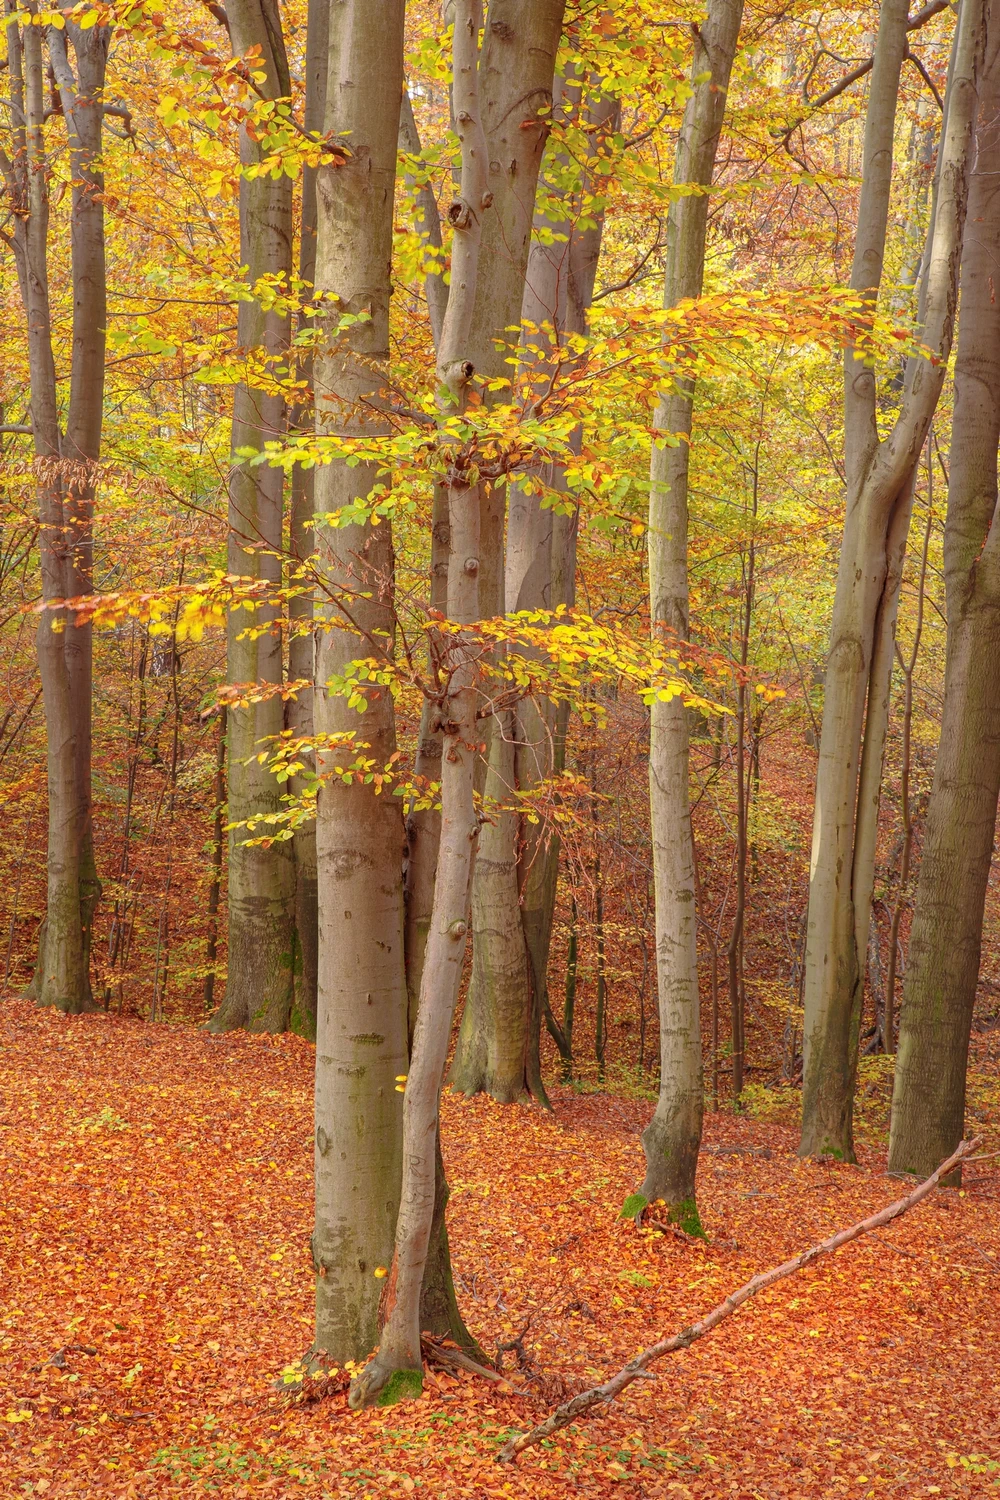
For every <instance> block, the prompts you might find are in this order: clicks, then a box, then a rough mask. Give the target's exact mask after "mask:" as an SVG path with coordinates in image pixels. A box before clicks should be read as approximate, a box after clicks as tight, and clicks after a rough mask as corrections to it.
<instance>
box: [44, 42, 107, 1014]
mask: <svg viewBox="0 0 1000 1500" xmlns="http://www.w3.org/2000/svg"><path fill="white" fill-rule="evenodd" d="M67 41H68V42H69V43H71V45H72V48H73V57H74V59H75V62H76V71H75V75H74V70H73V67H72V65H71V63H70V59H69V53H68V50H67ZM110 42H111V32H110V29H109V28H108V27H107V26H92V27H90V28H88V29H84V28H82V27H80V26H79V25H78V24H77V23H76V22H72V21H71V22H68V23H67V24H66V26H65V27H64V28H63V29H61V30H60V29H57V28H52V30H51V31H50V32H49V57H50V62H51V67H52V72H53V75H54V77H55V80H56V84H57V86H58V89H59V95H60V100H61V103H62V109H63V114H64V115H65V117H66V124H67V130H68V134H69V144H70V170H71V172H72V177H73V209H72V212H73V223H72V275H73V353H72V357H71V363H70V399H69V410H68V412H67V414H66V431H65V434H64V438H63V448H62V453H63V458H64V460H66V461H68V463H69V464H70V465H71V466H74V467H75V468H76V472H75V473H74V474H72V475H66V476H65V477H64V482H65V483H66V501H65V506H64V514H65V518H66V522H67V526H68V538H67V541H68V547H69V551H68V556H67V564H68V578H67V582H68V585H69V593H70V595H71V596H72V597H74V598H76V597H80V596H81V595H84V594H90V593H92V592H93V587H94V479H93V468H92V466H93V465H94V464H95V463H96V462H97V460H98V458H99V457H100V452H101V429H102V425H103V419H104V356H105V345H106V342H107V322H108V319H107V275H106V267H105V248H104V171H103V163H102V160H101V151H102V143H103V96H104V78H105V73H106V70H107V61H108V48H109V46H110ZM64 645H65V651H66V662H67V669H68V673H69V689H70V703H71V708H72V713H73V720H74V726H75V751H76V779H77V816H78V819H79V825H80V832H79V841H80V877H79V878H80V921H81V925H82V928H83V960H84V965H85V971H86V984H87V993H88V995H90V950H91V946H92V942H93V930H94V917H95V914H96V911H97V904H98V902H99V900H100V896H101V883H100V881H99V879H98V877H97V864H96V860H95V857H94V830H93V812H92V796H91V753H92V722H91V721H92V702H93V663H94V639H93V626H92V625H91V623H90V621H89V620H87V621H86V622H85V623H82V624H78V623H74V626H73V628H72V629H71V630H67V631H66V633H65V643H64Z"/></svg>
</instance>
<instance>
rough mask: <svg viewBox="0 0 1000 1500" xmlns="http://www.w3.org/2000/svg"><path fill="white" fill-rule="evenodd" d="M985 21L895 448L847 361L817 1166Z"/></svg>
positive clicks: (863, 380) (844, 1092)
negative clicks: (921, 353) (922, 353)
mask: <svg viewBox="0 0 1000 1500" xmlns="http://www.w3.org/2000/svg"><path fill="white" fill-rule="evenodd" d="M982 20H983V0H966V3H965V4H963V6H962V8H961V11H960V14H959V20H958V25H957V29H956V33H955V41H954V52H953V58H952V68H951V75H950V86H949V89H948V95H947V98H946V100H945V120H944V126H943V131H942V139H941V147H940V151H939V157H938V187H937V193H936V199H935V207H934V217H933V224H932V226H931V233H930V237H929V238H930V243H929V246H928V263H927V275H926V288H925V294H924V296H923V299H922V300H923V305H924V319H923V330H922V335H923V340H922V341H923V343H924V345H925V346H927V347H929V349H930V350H931V351H933V353H934V355H935V358H934V360H933V361H932V360H929V359H927V358H925V357H920V358H916V359H913V360H911V361H910V363H909V367H908V370H907V377H906V383H905V388H904V392H903V397H902V403H901V409H900V413H899V417H898V418H897V420H896V422H895V424H894V426H893V428H892V430H891V432H890V433H889V435H888V436H887V437H886V438H884V439H882V440H880V439H879V436H878V428H877V422H876V416H877V391H876V384H875V375H874V372H873V369H872V367H871V364H870V363H869V362H866V360H865V358H864V356H863V353H859V352H858V351H857V350H855V349H848V351H847V354H846V359H845V373H844V417H845V469H846V476H847V499H846V514H845V521H844V537H843V542H842V544H841V552H840V564H839V569H838V574H837V589H836V594H835V597H834V606H833V617H832V621H831V628H830V650H829V655H828V665H827V672H826V690H825V699H824V705H823V729H822V735H821V739H820V755H819V766H818V770H817V777H816V808H815V817H814V824H813V849H812V875H811V880H810V889H809V926H808V935H807V947H806V966H805V983H804V989H803V996H804V1007H805V1022H804V1043H803V1045H804V1070H803V1088H802V1139H801V1144H800V1151H801V1153H802V1154H803V1155H819V1154H825V1153H830V1154H832V1155H834V1156H838V1157H844V1158H848V1159H853V1155H854V1141H853V1130H852V1116H853V1101H854V1081H855V1075H856V1070H857V1053H858V1031H859V1027H860V1018H861V1000H862V990H863V981H864V972H863V955H864V952H865V946H864V945H865V944H866V942H867V933H868V923H869V910H870V900H871V888H872V862H873V859H874V847H875V840H874V831H873V830H874V826H875V819H876V817H877V809H878V786H879V782H880V780H881V764H882V752H883V745H884V729H885V718H886V709H885V705H886V701H887V699H886V694H887V692H888V680H887V679H888V672H889V669H890V666H891V661H892V637H893V631H894V626H895V609H896V600H897V598H898V579H899V576H900V574H901V567H902V557H903V550H904V548H905V537H906V531H907V528H908V524H909V512H910V506H911V502H912V482H913V473H914V470H915V468H916V465H917V462H918V460H919V456H920V450H921V448H922V446H923V442H924V439H925V437H926V434H927V430H928V427H929V425H930V421H931V418H932V417H933V414H934V408H935V406H936V405H937V399H938V396H939V394H940V390H941V385H942V382H943V379H944V372H945V368H946V366H947V362H948V355H949V351H950V348H951V339H952V331H953V324H954V314H955V301H956V295H957V280H958V262H959V254H960V247H961V241H962V228H963V224H964V219H965V196H966V195H965V178H966V160H967V153H968V143H969V138H970V134H971V125H972V116H973V109H974V83H973V72H974V66H975V59H976V54H977V49H978V48H979V45H980V41H981V36H982ZM906 32H907V13H906V0H883V5H882V11H881V16H880V23H879V34H878V40H877V43H876V48H875V61H874V65H873V68H872V77H871V86H870V91H869V105H868V115H867V120H866V125H865V156H864V167H863V178H862V190H861V201H860V205H859V209H858V229H857V238H856V241H855V251H854V266H853V272H852V279H851V284H852V286H853V287H854V289H855V290H856V291H857V292H859V293H861V295H862V296H863V298H864V299H865V301H866V302H867V303H868V304H869V305H870V306H872V307H873V306H874V303H875V300H876V298H877V296H878V290H879V286H880V283H881V278H882V263H883V255H884V249H885V236H886V224H887V219H888V212H889V196H890V188H891V184H892V154H893V139H894V122H895V110H896V97H897V93H898V88H899V71H900V67H901V65H902V62H903V58H904V55H905V50H906ZM866 709H867V719H866ZM859 772H860V779H859Z"/></svg>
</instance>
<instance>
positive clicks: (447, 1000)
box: [349, 0, 490, 1407]
mask: <svg viewBox="0 0 1000 1500" xmlns="http://www.w3.org/2000/svg"><path fill="white" fill-rule="evenodd" d="M479 15H480V6H479V3H478V0H456V5H455V29H454V43H453V45H454V68H453V76H454V84H453V99H454V112H455V124H456V130H457V133H458V136H459V140H460V141H461V145H462V180H461V186H460V193H459V196H458V198H457V201H456V204H455V205H454V206H453V210H452V214H451V219H452V223H453V225H454V227H455V238H454V241H453V247H452V261H451V291H450V293H449V297H448V308H447V311H446V313H445V319H444V327H443V329H442V333H441V344H440V347H439V350H438V365H437V371H438V380H439V384H440V388H441V404H442V411H443V413H444V414H445V415H447V414H450V413H451V412H453V411H454V410H456V408H457V409H461V407H462V405H463V404H464V401H465V392H466V387H467V385H468V382H469V380H470V379H471V377H472V374H473V370H474V366H473V363H472V361H471V360H470V359H469V358H468V357H467V351H468V348H469V334H470V327H471V323H472V309H473V305H474V298H475V294H476V276H477V269H478V259H479V246H480V238H481V226H482V223H483V218H484V210H486V209H487V208H488V207H489V206H490V199H489V193H488V186H489V178H488V173H487V159H486V140H485V136H484V133H483V128H482V124H481V118H480V106H479V89H478V67H477V55H478V43H479V29H480V27H479ZM442 441H443V443H444V445H445V447H446V448H447V446H449V439H448V436H447V429H444V431H443V434H442ZM445 482H446V486H447V492H448V517H449V532H450V554H449V559H448V616H449V621H450V623H451V624H452V626H453V627H454V626H456V625H457V626H462V625H471V624H472V623H473V622H474V621H475V620H477V619H478V618H479V613H480V599H479V572H480V566H479V543H480V525H479V522H480V511H479V495H478V492H477V489H476V488H475V487H474V486H473V485H471V484H470V483H469V482H468V479H467V478H466V474H465V471H464V469H463V468H461V467H460V466H459V463H458V462H457V454H456V456H455V461H452V462H451V463H450V465H449V468H448V470H447V472H446V476H445ZM476 651H477V646H476V642H475V640H474V639H470V638H469V637H468V636H466V635H465V634H463V633H462V632H461V631H457V632H456V631H454V630H450V631H449V632H448V633H447V634H446V635H444V636H443V637H442V638H441V640H440V642H439V671H440V684H441V691H440V697H439V700H438V718H439V720H440V727H441V736H442V750H443V754H442V762H441V767H442V769H441V842H440V847H439V850H438V862H437V878H436V880H435V884H434V906H433V911H432V914H431V923H430V930H429V933H428V936H427V944H426V949H425V957H424V969H423V977H422V982H421V987H420V1001H419V1005H418V1008H417V1024H416V1029H415V1031H414V1035H413V1048H412V1055H411V1058H410V1068H409V1076H408V1078H407V1081H406V1092H405V1095H404V1103H403V1183H402V1195H401V1198H400V1207H399V1218H398V1220H397V1224H396V1245H395V1251H394V1254H393V1260H392V1269H391V1273H390V1277H389V1282H388V1285H387V1288H386V1319H385V1324H384V1327H383V1329H382V1337H381V1341H380V1343H379V1349H378V1352H377V1354H376V1355H375V1356H374V1358H373V1359H372V1360H371V1361H370V1362H369V1363H368V1364H367V1365H366V1366H365V1368H364V1369H363V1370H362V1371H361V1373H360V1374H359V1375H358V1376H357V1378H356V1379H355V1380H354V1382H353V1383H352V1386H351V1391H350V1395H349V1401H350V1404H351V1405H352V1406H353V1407H359V1406H365V1405H370V1404H372V1403H375V1402H377V1403H378V1404H379V1405H389V1404H391V1403H392V1402H394V1401H397V1400H400V1399H402V1398H404V1397H406V1396H412V1395H418V1394H419V1393H420V1390H421V1387H422V1383H423V1376H422V1369H423V1365H422V1358H421V1349H420V1323H421V1291H422V1287H423V1281H424V1271H425V1267H426V1264H427V1256H428V1251H429V1248H430V1244H431V1236H432V1232H433V1228H434V1215H435V1203H436V1201H437V1202H438V1204H439V1205H440V1195H439V1194H438V1192H437V1183H436V1178H437V1165H438V1152H437V1143H438V1107H439V1099H440V1093H441V1084H442V1081H443V1078H444V1068H445V1062H446V1060H447V1053H448V1042H449V1038H450V1035H451V1025H452V1019H453V1017H454V1013H455V1005H456V1003H457V1000H458V991H459V985H460V983H461V978H462V964H463V958H464V955H465V944H466V933H467V929H468V915H469V898H470V894H471V887H472V872H473V863H474V859H475V852H476V842H477V836H478V823H477V817H476V808H475V801H474V795H473V794H474V778H475V743H476V739H477V736H478V723H477V706H478V701H479V695H478V684H477V670H476V665H475V656H476Z"/></svg>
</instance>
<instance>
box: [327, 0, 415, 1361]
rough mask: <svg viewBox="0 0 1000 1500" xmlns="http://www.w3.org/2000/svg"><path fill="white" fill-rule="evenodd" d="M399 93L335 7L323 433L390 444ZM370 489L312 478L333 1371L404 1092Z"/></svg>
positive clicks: (369, 1271)
mask: <svg viewBox="0 0 1000 1500" xmlns="http://www.w3.org/2000/svg"><path fill="white" fill-rule="evenodd" d="M402 85H403V0H378V4H377V6H376V7H373V6H372V4H371V3H368V4H364V5H362V4H361V3H360V0H358V3H352V4H348V5H341V6H336V7H333V8H332V9H331V11H330V35H329V74H328V81H327V91H326V111H325V116H324V120H323V135H324V137H325V138H326V140H327V141H332V142H335V143H337V144H338V146H340V147H341V148H342V150H343V151H344V153H345V155H344V156H343V159H342V160H341V159H340V158H334V159H333V160H332V161H328V162H327V163H326V164H325V165H324V166H322V167H321V168H320V169H319V175H318V180H317V195H318V219H317V244H316V292H317V296H318V297H319V299H320V306H321V308H322V310H323V311H322V319H321V323H320V342H319V345H318V347H317V349H316V353H315V359H314V381H315V406H316V431H317V436H324V435H329V434H331V433H333V434H337V435H338V436H342V437H349V436H351V435H360V434H362V433H363V434H366V435H368V436H373V435H375V434H377V433H380V432H383V431H385V426H384V418H382V417H381V415H380V411H379V406H380V395H381V391H382V388H383V386H384V383H385V370H386V364H387V361H388V353H389V297H390V293H391V289H392V281H391V258H392V222H393V201H394V190H395V178H396V141H397V133H398V124H399V99H400V94H401V91H402ZM342 320H344V321H343V323H342ZM377 477H378V466H377V465H374V464H370V463H367V464H366V463H361V464H357V465H356V466H349V465H348V463H347V462H346V460H341V461H333V462H330V463H326V464H324V465H322V466H321V467H320V468H318V469H317V470H316V477H315V505H316V514H317V543H318V553H319V558H318V567H319V571H320V586H319V589H318V591H317V597H316V614H317V618H318V620H320V621H321V622H322V625H321V631H320V634H319V636H318V646H317V652H316V688H315V697H314V712H315V728H316V733H317V736H318V738H317V771H318V773H319V775H320V777H321V781H322V784H321V787H320V791H319V797H318V802H317V821H316V847H317V867H318V878H319V912H320V921H319V967H318V1014H317V1028H316V1227H315V1231H314V1234H313V1240H312V1251H313V1261H314V1264H315V1267H316V1271H317V1279H316V1348H317V1349H322V1350H325V1351H326V1353H327V1354H328V1355H330V1356H331V1357H332V1358H333V1359H335V1360H336V1361H338V1362H342V1361H344V1360H345V1359H355V1360H357V1359H361V1358H363V1356H364V1355H366V1354H367V1353H368V1352H369V1351H370V1350H371V1348H372V1346H373V1345H374V1343H375V1342H376V1340H377V1337H378V1331H379V1297H380V1293H381V1290H382V1285H381V1282H380V1281H379V1280H378V1279H377V1277H376V1274H375V1272H376V1268H377V1267H379V1266H381V1265H386V1264H387V1263H388V1261H389V1259H390V1258H391V1255H392V1242H393V1233H394V1230H395V1226H396V1214H397V1208H398V1204H399V1190H400V1173H401V1145H402V1138H401V1130H400V1124H401V1121H400V1115H401V1112H402V1100H401V1098H400V1095H399V1093H398V1092H397V1090H396V1080H397V1079H398V1078H399V1077H401V1076H404V1075H405V1074H406V1070H407V1000H406V974H405V967H404V950H403V874H402V856H403V820H402V808H401V804H400V801H399V799H398V798H395V797H393V796H392V795H391V793H390V792H388V791H386V792H380V790H379V787H378V786H377V785H376V784H369V785H365V784H364V783H363V782H361V781H360V780H355V781H353V782H350V783H345V781H344V780H343V779H342V778H340V777H338V775H337V767H338V766H343V765H348V764H350V763H351V762H352V761H353V760H354V758H355V750H354V746H355V745H357V746H358V747H359V748H360V747H362V746H363V747H364V754H365V755H367V756H371V757H372V759H373V760H374V762H375V764H376V765H377V766H380V767H381V766H386V765H388V764H390V762H391V760H392V757H393V753H394V751H395V748H396V726H395V711H394V704H393V699H392V695H391V693H390V692H389V690H388V687H387V686H379V685H378V684H377V683H373V684H371V685H367V686H366V689H365V698H366V704H367V706H366V707H364V708H363V709H362V710H361V711H356V710H355V708H354V707H352V706H350V704H349V692H348V691H346V690H345V687H344V680H343V679H344V677H345V675H346V674H349V671H350V667H351V664H352V663H353V662H355V661H358V660H365V659H367V660H370V661H372V662H374V663H376V664H378V663H382V664H385V663H386V661H387V660H388V659H389V657H390V656H391V651H392V644H393V554H392V527H391V522H390V521H389V520H388V519H382V520H380V519H378V517H377V516H376V517H374V518H371V519H365V520H360V521H357V522H353V523H351V524H344V522H343V520H341V519H339V518H338V512H340V511H343V510H345V509H351V508H356V507H358V506H361V507H362V508H363V507H364V505H365V503H366V502H367V501H368V497H369V495H370V494H371V492H372V490H373V488H374V487H375V485H376V482H377Z"/></svg>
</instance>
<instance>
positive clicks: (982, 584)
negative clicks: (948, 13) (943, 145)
mask: <svg viewBox="0 0 1000 1500" xmlns="http://www.w3.org/2000/svg"><path fill="white" fill-rule="evenodd" d="M966 3H968V0H966ZM998 243H1000V13H998V7H997V5H996V4H995V3H994V4H992V5H990V7H989V12H988V20H987V44H986V56H985V60H984V64H983V68H982V71H981V75H980V87H979V89H978V117H977V131H976V144H975V160H974V165H973V168H972V172H971V181H970V189H969V213H968V219H967V222H966V231H965V245H964V250H963V255H962V279H961V286H962V308H961V322H960V326H959V336H958V359H957V363H956V366H955V415H954V418H953V421H952V431H951V473H950V476H949V484H948V514H947V520H946V522H945V538H944V548H945V586H946V595H947V606H948V638H947V656H946V666H945V690H944V706H943V708H942V712H941V739H940V743H939V745H938V754H937V762H936V764H935V767H934V784H933V789H932V791H931V799H930V804H929V807H928V810H927V823H926V828H925V832H924V839H923V855H922V858H921V864H920V876H919V880H918V883H917V894H916V904H915V908H914V914H913V925H912V930H911V934H910V945H909V954H908V958H907V966H906V980H905V983H904V987H903V1005H902V1012H901V1016H900V1029H899V1049H898V1055H897V1058H896V1076H895V1084H894V1088H893V1098H892V1126H891V1130H890V1136H889V1170H890V1171H891V1172H915V1173H920V1174H923V1173H924V1172H925V1171H933V1170H934V1169H935V1168H936V1167H937V1166H938V1165H939V1164H940V1163H941V1162H942V1161H944V1160H945V1159H946V1158H947V1157H948V1156H949V1155H950V1153H951V1152H952V1150H953V1149H954V1147H955V1145H956V1143H957V1142H958V1140H959V1139H960V1138H961V1134H962V1126H963V1123H964V1118H965V1082H966V1067H967V1062H968V1051H969V1034H970V1029H971V1025H972V1012H973V1005H974V1002H975V996H976V985H977V982H978V978H979V960H980V949H981V943H982V931H983V909H984V904H985V899H986V888H987V882H988V879H989V872H990V864H991V860H992V854H993V839H994V832H995V827H996V814H997V795H998V791H1000V529H998V522H997V449H998V446H1000V305H998V302H997V297H996V288H995V282H996V247H997V244H998Z"/></svg>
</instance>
